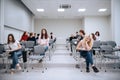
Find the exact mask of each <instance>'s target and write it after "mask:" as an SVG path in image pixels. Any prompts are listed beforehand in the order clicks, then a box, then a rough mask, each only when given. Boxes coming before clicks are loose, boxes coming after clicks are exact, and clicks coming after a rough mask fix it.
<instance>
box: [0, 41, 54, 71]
mask: <svg viewBox="0 0 120 80" xmlns="http://www.w3.org/2000/svg"><path fill="white" fill-rule="evenodd" d="M51 41H52V40H51ZM55 42H56V41H54V42H52V43H50V45H49V48H48V54H49V60H50V59H51V53H53V51H54V50H53V47H54V46H55ZM20 44H21V45H22V49H21V50H22V51H23V52H24V55H26V56H22V57H20V60H21V59H22V58H23V57H24V58H26V61H27V66H29V65H30V62H32V61H33V60H41V59H44V58H45V57H46V55H40V54H42V53H44V51H45V50H44V47H43V46H41V45H35V44H34V42H33V41H24V42H20ZM54 49H55V48H54ZM7 50H8V47H7V45H6V44H1V45H0V58H1V59H2V61H3V64H5V62H4V61H5V60H6V61H7V62H6V71H5V72H8V69H9V65H8V64H10V59H9V52H8V51H7ZM51 51H52V52H51ZM26 61H25V62H26ZM25 62H24V61H23V64H22V65H23V71H24V70H25V67H27V66H25ZM4 67H5V66H4ZM42 68H43V70H42V72H44V68H45V69H47V68H46V66H45V65H44V64H42ZM32 69H33V67H32ZM28 71H29V70H28V68H27V72H28Z"/></svg>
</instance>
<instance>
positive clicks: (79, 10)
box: [78, 8, 86, 12]
mask: <svg viewBox="0 0 120 80" xmlns="http://www.w3.org/2000/svg"><path fill="white" fill-rule="evenodd" d="M85 11H86V9H85V8H82V9H78V12H85Z"/></svg>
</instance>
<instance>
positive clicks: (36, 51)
mask: <svg viewBox="0 0 120 80" xmlns="http://www.w3.org/2000/svg"><path fill="white" fill-rule="evenodd" d="M44 52H45V49H44V46H41V45H37V46H34V55H40V54H43V53H44Z"/></svg>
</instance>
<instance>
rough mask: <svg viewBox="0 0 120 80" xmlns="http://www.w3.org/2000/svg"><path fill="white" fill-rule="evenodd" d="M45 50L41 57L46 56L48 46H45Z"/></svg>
mask: <svg viewBox="0 0 120 80" xmlns="http://www.w3.org/2000/svg"><path fill="white" fill-rule="evenodd" d="M44 49H45V51H44V53H42V54H40V55H45V52H46V51H47V50H48V46H44Z"/></svg>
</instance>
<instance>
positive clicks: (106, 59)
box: [67, 39, 120, 72]
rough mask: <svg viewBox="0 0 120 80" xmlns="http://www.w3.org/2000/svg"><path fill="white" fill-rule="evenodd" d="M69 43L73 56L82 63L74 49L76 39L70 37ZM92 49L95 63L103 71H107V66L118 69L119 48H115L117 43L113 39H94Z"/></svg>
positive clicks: (119, 65)
mask: <svg viewBox="0 0 120 80" xmlns="http://www.w3.org/2000/svg"><path fill="white" fill-rule="evenodd" d="M69 44H72V49H73V50H72V55H73V58H74V59H75V60H77V61H79V63H80V64H83V63H81V61H80V60H81V56H80V53H79V52H77V51H76V46H77V39H72V41H71V42H69ZM69 44H68V43H67V48H69V47H68V46H70V45H69ZM92 51H93V52H95V55H94V56H93V58H94V62H95V65H96V66H98V67H99V68H100V69H101V68H104V70H105V72H106V71H107V67H111V66H112V67H113V68H114V69H117V68H119V69H120V64H119V61H120V56H119V55H120V54H119V53H120V52H119V51H120V48H117V44H116V42H115V41H94V44H93V48H92ZM83 61H84V60H83ZM108 64H109V66H108ZM110 64H111V65H110ZM81 66H82V65H81Z"/></svg>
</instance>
